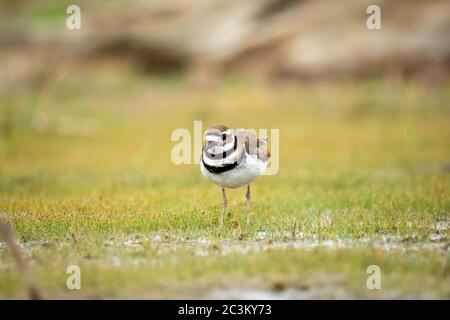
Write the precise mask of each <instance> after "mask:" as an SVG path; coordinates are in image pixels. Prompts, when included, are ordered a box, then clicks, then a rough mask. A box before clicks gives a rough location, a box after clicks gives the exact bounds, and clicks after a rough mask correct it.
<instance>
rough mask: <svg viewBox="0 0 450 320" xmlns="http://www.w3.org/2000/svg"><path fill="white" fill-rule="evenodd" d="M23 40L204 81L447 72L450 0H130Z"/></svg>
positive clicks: (87, 10)
mask: <svg viewBox="0 0 450 320" xmlns="http://www.w3.org/2000/svg"><path fill="white" fill-rule="evenodd" d="M369 4H378V5H379V6H380V7H381V21H382V29H381V30H369V29H368V28H367V27H366V19H367V17H368V14H367V13H366V9H367V6H368V5H369ZM62 14H63V15H65V12H63V13H62ZM21 39H22V42H21V44H20V45H19V48H20V47H25V48H29V47H30V46H31V47H33V46H39V48H41V49H42V48H46V49H47V50H48V51H49V52H51V51H52V52H54V50H55V48H57V50H59V52H63V55H64V56H76V57H77V59H79V60H81V61H83V60H86V61H89V60H90V59H93V58H102V57H108V58H110V57H111V56H112V57H116V58H117V59H118V60H121V61H127V62H129V63H131V64H133V65H135V66H138V68H140V69H141V70H143V71H145V72H159V71H167V70H187V71H189V72H190V73H191V74H192V75H193V78H196V79H200V80H199V81H209V80H210V78H216V77H219V76H220V75H221V74H223V73H236V72H237V73H248V74H254V75H258V76H261V77H271V78H274V77H275V78H294V79H308V78H316V77H320V78H322V77H336V76H339V77H341V76H346V77H354V76H372V75H393V76H401V77H410V76H419V77H424V78H425V79H446V78H447V77H448V73H449V65H450V2H449V1H446V0H398V1H361V0H343V1H339V3H336V2H335V1H331V0H315V1H307V0H253V1H238V0H199V1H195V4H194V3H193V2H192V1H187V0H170V1H167V0H165V1H163V0H160V1H147V2H146V1H136V0H134V1H128V2H127V3H126V4H122V5H119V4H116V5H106V3H105V5H101V6H100V5H99V4H97V5H95V6H94V5H93V6H92V7H84V6H83V7H82V30H80V31H70V30H66V28H65V25H61V30H52V32H48V31H45V30H40V29H39V28H32V27H30V28H28V30H27V32H26V36H23V35H22V38H21ZM0 42H3V43H5V41H4V39H1V38H0ZM17 46H18V44H17V43H16V44H15V48H17ZM0 54H1V52H0ZM32 60H33V59H31V60H30V61H32ZM30 63H31V62H30ZM21 68H26V66H21ZM208 79H209V80H208ZM0 81H1V79H0Z"/></svg>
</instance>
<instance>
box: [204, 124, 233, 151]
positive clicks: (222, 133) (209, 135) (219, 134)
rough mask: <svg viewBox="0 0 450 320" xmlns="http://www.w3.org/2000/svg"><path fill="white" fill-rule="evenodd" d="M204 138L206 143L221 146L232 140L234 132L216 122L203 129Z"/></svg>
mask: <svg viewBox="0 0 450 320" xmlns="http://www.w3.org/2000/svg"><path fill="white" fill-rule="evenodd" d="M205 140H206V142H207V143H208V144H215V145H217V146H223V145H226V144H228V143H233V142H234V133H233V130H231V129H230V128H228V127H227V126H224V125H221V124H216V125H213V126H211V127H209V128H208V129H207V130H206V131H205Z"/></svg>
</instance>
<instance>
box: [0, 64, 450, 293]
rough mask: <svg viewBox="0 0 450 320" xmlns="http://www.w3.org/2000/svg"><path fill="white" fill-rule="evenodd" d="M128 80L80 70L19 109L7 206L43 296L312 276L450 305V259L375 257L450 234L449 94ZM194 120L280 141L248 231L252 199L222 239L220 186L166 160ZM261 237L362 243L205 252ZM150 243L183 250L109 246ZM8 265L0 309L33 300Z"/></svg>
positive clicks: (415, 87)
mask: <svg viewBox="0 0 450 320" xmlns="http://www.w3.org/2000/svg"><path fill="white" fill-rule="evenodd" d="M92 74H96V76H93V75H92ZM120 75H121V76H120V77H111V76H110V75H108V74H102V73H98V72H97V73H90V72H86V71H85V70H84V71H83V70H79V71H78V72H77V73H74V74H73V75H72V76H71V77H70V78H68V79H66V80H65V81H64V82H61V83H58V84H57V85H56V86H55V87H54V88H52V90H51V91H50V92H49V93H47V94H46V95H40V96H34V95H32V94H30V95H28V96H27V95H24V96H21V97H17V98H16V99H15V100H14V103H15V112H14V130H13V134H12V136H11V137H9V138H8V139H5V138H3V137H2V138H1V139H0V163H1V166H0V208H1V211H4V212H5V213H6V215H7V217H8V219H9V220H10V221H11V222H12V224H13V225H14V227H15V228H16V230H17V232H18V235H19V237H20V239H21V241H23V242H24V243H25V244H29V245H30V246H31V248H30V249H26V250H27V252H28V253H29V254H30V255H31V261H32V262H33V263H34V265H35V273H36V274H35V276H36V279H37V281H38V283H39V284H40V286H41V287H42V288H43V291H44V292H45V293H46V294H47V295H48V296H52V297H55V296H56V297H60V296H64V297H72V296H73V297H93V296H97V297H123V296H125V297H157V298H158V297H171V296H173V297H180V296H182V297H189V296H190V295H193V296H195V295H196V294H197V293H198V291H201V292H203V291H204V290H203V289H202V288H205V287H206V288H216V287H229V286H233V285H239V286H244V287H246V286H247V287H251V286H257V287H258V286H263V287H269V288H270V287H271V286H272V285H273V283H282V284H283V286H290V285H293V286H296V285H300V284H301V283H303V282H302V281H304V280H305V279H309V278H311V281H312V283H308V284H307V286H308V287H309V288H316V287H317V286H319V287H320V286H323V285H324V284H321V281H323V282H325V283H327V281H328V280H327V279H328V278H329V276H330V275H331V276H332V275H338V276H339V275H340V276H342V280H339V281H338V283H337V284H336V286H337V287H344V288H345V289H346V290H347V291H348V296H354V297H377V296H382V297H383V296H384V297H389V295H390V294H392V295H394V296H401V297H415V296H417V297H439V298H449V292H448V282H449V278H448V267H447V266H446V260H447V259H448V257H447V253H446V250H442V249H439V250H438V249H432V250H428V249H423V248H420V247H419V249H418V250H413V249H411V250H409V249H406V251H405V250H403V249H394V250H391V251H385V250H380V249H375V248H373V247H372V243H375V242H376V241H378V240H379V239H382V238H383V236H386V237H388V238H389V239H395V240H392V241H399V242H400V243H405V247H407V246H406V245H407V244H410V243H411V242H412V243H413V244H418V245H426V244H428V243H430V240H429V237H430V234H433V233H436V232H437V233H441V234H443V236H444V240H441V242H442V241H443V242H444V245H445V244H446V243H447V241H448V240H447V239H448V238H446V237H447V234H446V232H448V229H447V230H443V231H442V230H438V228H437V227H436V224H437V223H438V222H439V221H440V222H442V221H443V222H444V223H445V224H447V225H448V219H449V215H448V214H449V211H450V210H449V209H450V197H449V187H450V179H449V174H448V170H449V169H448V165H449V161H450V142H449V141H450V127H449V126H448V123H449V120H450V112H449V107H448V104H447V101H449V98H450V87H449V85H448V84H447V85H440V86H435V87H427V86H424V85H420V84H418V83H410V82H387V81H386V82H383V81H363V82H361V83H352V82H344V81H343V82H340V83H321V84H284V85H280V84H266V83H259V82H255V81H245V80H241V79H234V80H232V79H228V80H227V79H226V80H225V81H224V82H223V83H222V84H221V85H219V86H217V87H214V88H210V89H208V90H205V89H200V88H193V87H192V86H190V85H189V84H186V83H185V82H184V81H183V80H179V81H176V82H173V83H170V84H167V83H165V82H163V83H161V82H160V81H159V80H158V79H152V78H136V77H135V76H134V75H129V74H123V73H122V74H120ZM110 79H113V80H110ZM0 114H1V113H0ZM43 115H44V116H45V118H46V119H47V120H46V121H45V122H46V123H47V125H46V126H44V127H43V128H41V130H38V131H37V130H35V129H33V126H31V125H30V121H28V120H27V119H36V118H39V117H41V118H42V116H43ZM194 120H203V122H204V129H205V128H206V126H208V125H210V124H212V123H224V124H227V125H229V126H232V127H251V128H268V129H271V128H277V129H280V151H281V154H280V171H279V173H278V174H277V175H274V176H263V177H261V178H260V179H259V180H258V181H256V182H255V183H254V184H253V185H252V197H253V198H252V224H251V226H250V227H249V228H247V227H246V225H245V221H246V215H245V201H244V192H245V190H243V189H238V190H233V191H231V192H229V200H230V201H229V212H230V216H229V217H228V219H227V223H226V226H225V228H224V230H219V229H218V221H219V215H220V208H221V195H220V190H219V189H218V187H216V186H214V185H212V184H211V183H209V182H208V181H206V180H205V179H204V178H203V177H202V176H201V174H200V171H199V169H198V167H197V166H196V165H182V166H175V165H174V164H173V163H172V162H171V161H170V152H171V148H172V147H173V146H174V145H175V142H171V141H170V134H171V132H172V130H174V129H176V128H187V129H189V130H190V131H191V132H192V131H193V121H194ZM32 123H35V122H33V121H32ZM67 123H69V125H67ZM34 127H36V125H35V126H34ZM67 128H69V130H67ZM86 128H87V129H86ZM262 232H264V240H263V241H266V242H267V243H270V242H271V241H275V242H276V243H278V242H279V243H283V242H287V243H295V242H296V241H305V242H306V243H308V242H312V241H316V240H320V241H326V240H349V241H354V242H355V244H356V243H358V241H368V244H367V248H366V249H364V248H359V249H356V248H355V249H352V248H349V249H323V248H322V249H312V250H306V251H305V250H303V249H279V250H278V249H270V250H269V251H268V252H262V253H255V252H250V253H232V254H231V255H226V256H223V255H221V254H220V252H216V251H215V250H214V249H212V248H213V247H214V246H218V247H219V248H220V247H221V246H223V245H224V243H226V241H237V243H239V241H241V242H242V243H244V244H246V243H254V242H255V241H261V240H256V239H258V237H260V235H261V233H262ZM155 235H160V236H162V237H163V238H164V237H166V238H167V239H168V240H167V242H168V243H169V244H170V243H171V241H173V243H174V246H175V247H176V248H177V249H176V250H175V249H174V251H173V252H165V251H164V252H162V253H160V252H159V249H160V244H159V242H156V243H155V242H154V241H151V240H143V242H142V244H141V245H140V246H139V248H138V250H132V249H130V248H127V247H126V248H123V246H121V245H113V246H112V248H111V247H108V246H105V241H108V240H112V241H113V242H114V243H116V244H117V243H118V244H120V243H123V242H124V241H126V240H127V239H130V238H134V237H139V238H141V239H151V238H152V237H154V236H155ZM199 238H206V239H209V240H211V241H212V243H214V244H215V245H211V248H210V247H208V255H207V257H203V256H198V255H196V254H195V246H192V245H189V243H188V242H189V240H186V239H199ZM74 239H76V241H75V242H74ZM180 239H181V240H180ZM44 240H45V241H48V244H46V245H45V246H42V245H37V244H39V243H41V242H42V241H44ZM266 242H264V243H266ZM36 243H37V244H36ZM233 243H234V242H233ZM176 244H178V245H176ZM441 244H442V243H441ZM61 246H62V247H61ZM263 247H264V246H263ZM219 251H220V250H219ZM92 256H93V257H94V258H90V257H92ZM112 257H117V259H119V260H120V261H121V264H120V265H119V266H115V265H114V264H113V263H111V259H112ZM136 258H138V259H137V260H136ZM135 260H136V261H140V262H139V263H140V264H139V265H138V266H135V265H133V263H134V262H133V261H135ZM74 263H77V264H79V265H80V266H81V267H82V270H83V271H82V273H83V279H84V280H83V290H81V292H72V291H68V290H67V289H65V287H64V285H65V279H66V277H67V275H66V274H65V268H66V267H67V265H69V264H74ZM370 264H380V267H381V269H382V272H383V276H385V279H386V280H385V281H384V282H383V288H385V290H384V289H383V290H380V291H379V292H372V291H369V290H367V289H366V287H365V278H366V277H367V274H366V273H365V270H366V268H367V266H368V265H370ZM0 268H1V269H3V270H5V271H6V272H1V273H0V296H4V297H21V296H23V287H22V286H21V285H20V283H21V280H20V276H19V274H18V273H17V272H16V271H14V268H13V263H12V261H11V259H10V257H9V255H8V254H7V252H6V251H4V250H3V251H1V253H0ZM446 268H447V269H446ZM49 271H50V272H49ZM321 279H322V280H321ZM413 279H418V280H414V281H413ZM317 283H319V284H317ZM328 283H330V282H328ZM331 283H332V281H331ZM419 283H420V285H419ZM172 286H174V289H173V292H172V291H171V289H170V288H171V287H172ZM330 286H331V287H333V286H334V285H333V284H331V285H330ZM159 289H161V290H159ZM421 289H423V292H425V293H423V292H422V293H421Z"/></svg>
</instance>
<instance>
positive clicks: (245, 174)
mask: <svg viewBox="0 0 450 320" xmlns="http://www.w3.org/2000/svg"><path fill="white" fill-rule="evenodd" d="M266 168H267V163H265V162H263V161H261V160H259V159H258V158H257V157H256V156H253V155H247V156H246V158H245V160H244V161H242V163H241V164H239V165H238V166H237V167H236V168H234V169H231V170H229V171H226V172H223V173H220V174H214V173H211V172H209V171H208V170H207V169H206V168H205V167H204V166H203V162H202V161H200V170H201V171H202V174H203V175H204V176H205V177H206V178H207V179H209V180H210V181H212V182H214V183H215V184H217V185H219V186H221V187H224V188H238V187H241V186H244V185H247V184H249V183H250V182H252V181H253V180H255V179H256V178H257V177H259V176H260V175H261V174H263V172H264V171H265V170H266Z"/></svg>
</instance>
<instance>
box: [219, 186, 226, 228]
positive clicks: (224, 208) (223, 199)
mask: <svg viewBox="0 0 450 320" xmlns="http://www.w3.org/2000/svg"><path fill="white" fill-rule="evenodd" d="M222 201H223V208H222V219H221V220H220V229H222V228H223V223H224V219H225V211H226V210H227V195H226V194H225V188H222Z"/></svg>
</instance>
